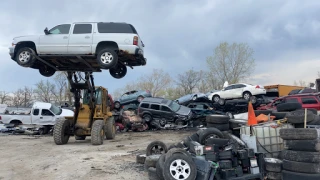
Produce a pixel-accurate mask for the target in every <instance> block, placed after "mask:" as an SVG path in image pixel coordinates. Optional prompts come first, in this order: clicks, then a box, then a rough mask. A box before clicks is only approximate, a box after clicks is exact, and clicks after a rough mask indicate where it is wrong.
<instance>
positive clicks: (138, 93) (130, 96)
mask: <svg viewBox="0 0 320 180" xmlns="http://www.w3.org/2000/svg"><path fill="white" fill-rule="evenodd" d="M146 97H152V95H151V92H150V91H149V90H133V91H128V92H126V93H124V94H123V95H122V96H121V97H120V98H119V99H118V100H116V101H114V108H115V109H117V110H120V108H121V106H123V105H127V104H139V103H140V102H141V101H142V100H143V99H144V98H146Z"/></svg>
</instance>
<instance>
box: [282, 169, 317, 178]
mask: <svg viewBox="0 0 320 180" xmlns="http://www.w3.org/2000/svg"><path fill="white" fill-rule="evenodd" d="M319 179H320V174H306V173H297V172H291V171H286V170H283V171H282V180H319Z"/></svg>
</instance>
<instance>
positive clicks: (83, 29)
mask: <svg viewBox="0 0 320 180" xmlns="http://www.w3.org/2000/svg"><path fill="white" fill-rule="evenodd" d="M91 32H92V24H75V25H74V28H73V34H91Z"/></svg>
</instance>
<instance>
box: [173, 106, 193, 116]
mask: <svg viewBox="0 0 320 180" xmlns="http://www.w3.org/2000/svg"><path fill="white" fill-rule="evenodd" d="M190 111H191V109H190V108H188V107H185V106H181V107H180V109H179V110H178V111H177V112H176V113H177V114H179V115H186V116H187V115H189V113H190Z"/></svg>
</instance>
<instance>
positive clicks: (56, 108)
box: [50, 104, 62, 115]
mask: <svg viewBox="0 0 320 180" xmlns="http://www.w3.org/2000/svg"><path fill="white" fill-rule="evenodd" d="M50 111H52V112H53V114H55V115H60V114H61V113H62V109H61V108H59V107H57V106H55V105H53V104H51V107H50Z"/></svg>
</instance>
